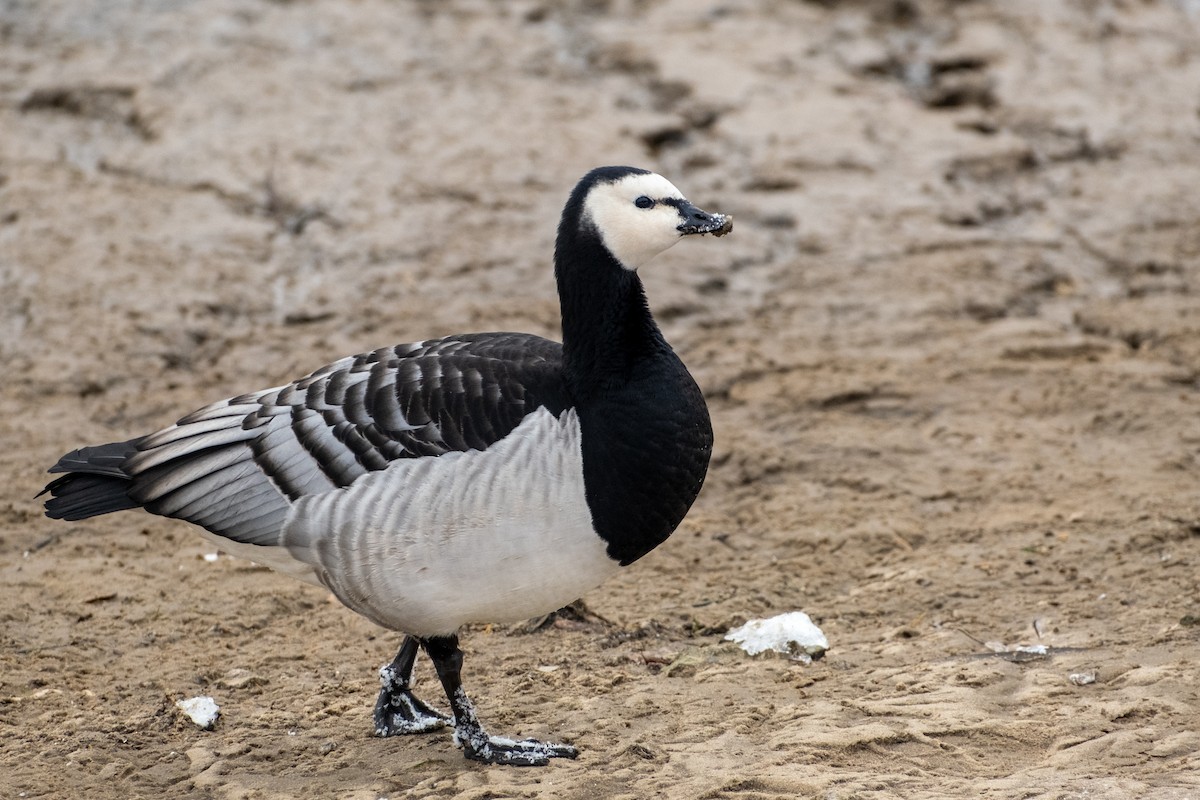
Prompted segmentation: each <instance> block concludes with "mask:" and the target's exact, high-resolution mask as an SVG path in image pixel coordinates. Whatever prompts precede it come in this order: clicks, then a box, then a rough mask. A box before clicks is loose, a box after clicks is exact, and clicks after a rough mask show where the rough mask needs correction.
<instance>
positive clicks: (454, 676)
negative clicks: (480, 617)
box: [421, 634, 579, 767]
mask: <svg viewBox="0 0 1200 800" xmlns="http://www.w3.org/2000/svg"><path fill="white" fill-rule="evenodd" d="M421 646H422V647H424V648H425V652H426V653H428V654H429V658H430V659H431V660H432V661H433V667H434V669H436V670H437V674H438V677H439V678H440V679H441V681H442V688H443V689H445V690H446V697H447V698H449V700H450V708H451V710H452V711H453V713H454V743H455V744H456V745H458V746H459V747H461V748H462V749H463V755H465V756H466V757H467V758H469V759H471V760H472V761H482V762H484V763H486V764H507V765H509V766H515V767H541V766H544V765H546V764H548V763H549V762H550V759H552V758H575V757H576V756H578V755H579V751H578V750H576V749H575V748H574V747H572V746H571V745H568V744H551V743H549V742H539V741H537V740H536V739H523V740H521V741H519V742H517V741H513V740H512V739H505V738H503V737H500V736H488V734H487V731H485V730H484V729H483V726H482V725H480V724H479V718H478V717H477V716H475V706H473V705H472V704H471V700H470V699H469V698H468V697H467V693H466V692H464V691H463V688H462V680H461V675H460V673H461V672H462V661H463V653H462V650H460V649H459V647H458V636H455V635H453V634H451V635H450V636H433V637H430V638H428V639H422V640H421Z"/></svg>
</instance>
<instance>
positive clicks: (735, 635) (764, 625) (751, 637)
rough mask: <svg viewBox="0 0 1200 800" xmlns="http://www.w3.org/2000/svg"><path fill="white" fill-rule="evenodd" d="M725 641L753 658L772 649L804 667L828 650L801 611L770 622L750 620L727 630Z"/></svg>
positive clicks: (827, 641) (822, 634)
mask: <svg viewBox="0 0 1200 800" xmlns="http://www.w3.org/2000/svg"><path fill="white" fill-rule="evenodd" d="M725 639H726V641H730V642H737V643H738V644H739V645H740V646H741V648H742V649H743V650H745V651H746V652H747V653H749V654H750V655H752V656H756V655H758V654H759V653H764V652H766V651H768V650H771V651H774V652H776V653H783V654H784V655H786V656H789V657H791V658H793V659H795V660H796V661H800V662H802V663H804V664H811V663H812V660H813V659H814V658H820V657H821V656H822V655H824V654H825V651H826V650H828V649H829V640H828V639H826V638H825V634H824V633H822V632H821V629H820V628H818V627H817V626H816V625H814V624H813V621H812V620H811V619H810V618H809V616H808V614H805V613H804V612H803V611H792V612H789V613H787V614H780V615H779V616H777V617H771V618H770V619H752V620H750V621H749V622H747V623H746V624H745V625H743V626H741V627H740V628H734V629H733V630H731V631H729V633H727V634H725Z"/></svg>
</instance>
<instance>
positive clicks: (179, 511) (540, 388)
mask: <svg viewBox="0 0 1200 800" xmlns="http://www.w3.org/2000/svg"><path fill="white" fill-rule="evenodd" d="M561 364H562V350H561V346H560V345H559V344H557V343H555V342H551V341H548V340H546V339H542V338H540V337H536V336H531V335H528V334H517V333H490V334H474V335H464V336H451V337H447V338H445V339H437V340H431V341H424V342H416V343H412V344H403V345H397V346H395V347H389V348H383V349H380V350H374V351H372V352H369V353H362V354H359V355H356V356H350V357H348V358H343V359H341V360H340V361H336V362H334V363H332V364H329V365H328V366H325V367H322V368H321V369H319V370H317V371H316V372H313V373H312V374H310V375H307V376H305V377H304V378H301V379H299V380H297V381H294V382H292V383H289V384H287V385H285V386H279V387H275V388H272V389H265V390H262V391H259V392H253V393H250V394H243V395H239V396H237V397H232V398H229V399H228V400H223V401H221V402H219V403H214V404H212V405H209V406H206V407H204V408H202V409H199V410H198V411H195V412H193V413H191V414H188V415H187V416H186V417H183V418H182V419H180V420H179V421H178V422H176V423H175V424H174V425H172V426H170V427H168V428H164V429H163V430H161V431H158V432H157V433H152V434H150V435H149V436H145V437H143V438H141V439H138V440H133V441H132V442H128V443H120V444H116V445H102V446H100V447H98V448H84V449H83V450H77V451H74V452H73V453H69V454H68V455H66V456H64V457H63V458H62V459H61V460H60V461H59V463H58V464H57V465H56V466H55V467H54V468H52V470H51V471H52V472H67V473H69V474H68V475H66V476H64V477H62V478H59V479H57V480H56V481H54V482H53V483H51V484H50V486H49V487H47V488H48V489H49V490H50V491H51V492H52V494H54V495H55V498H54V499H52V500H51V501H49V503H48V504H47V508H48V510H50V511H53V507H52V504H53V503H55V502H63V503H64V504H65V503H73V504H74V506H75V507H79V506H80V505H84V504H83V503H81V498H80V497H78V496H72V492H71V491H70V489H71V486H70V484H71V482H72V480H74V482H75V484H76V485H77V486H79V487H81V488H82V487H86V486H90V485H92V484H94V483H95V477H94V476H95V474H96V473H100V475H101V476H102V478H103V479H102V480H101V481H100V482H101V483H102V484H103V485H104V486H106V487H109V486H111V485H112V482H113V481H115V480H116V478H115V477H114V476H115V475H116V473H117V472H118V471H119V473H120V474H123V475H124V476H126V477H127V479H128V481H129V483H128V484H127V485H125V486H122V489H123V490H124V491H125V492H126V494H127V496H128V498H129V499H130V500H131V501H132V503H135V504H137V505H140V506H143V507H145V508H146V509H147V510H148V511H151V512H153V513H156V514H161V515H163V516H168V517H175V518H177V519H184V520H187V521H188V522H193V523H196V524H198V525H201V526H203V527H205V528H206V529H208V530H209V531H212V532H213V533H216V534H218V535H220V536H224V537H226V538H228V539H232V540H234V541H237V542H244V543H248V544H263V545H273V544H276V543H277V541H278V534H279V531H280V529H281V527H282V524H283V521H284V518H285V517H286V515H287V513H288V510H289V508H290V507H291V504H292V502H293V501H295V500H297V499H299V498H300V497H304V496H307V495H312V494H320V493H323V492H330V491H335V490H337V489H340V488H343V487H347V486H350V485H351V484H353V483H354V482H355V481H356V480H357V479H359V478H360V477H362V476H363V475H365V474H366V473H368V472H371V471H374V470H381V469H385V468H386V467H387V466H388V465H389V464H391V463H393V462H395V461H396V460H398V459H405V458H432V457H437V456H440V455H442V454H444V453H448V452H451V451H465V450H485V449H487V448H488V447H489V446H490V445H492V444H493V443H495V442H497V441H499V440H500V439H503V438H504V437H505V436H506V435H508V433H509V432H511V431H512V430H513V428H515V427H516V426H517V425H518V424H519V423H520V422H521V420H522V419H523V418H524V417H525V415H527V414H529V413H530V412H532V411H534V410H535V409H537V408H539V407H547V408H548V409H549V410H550V411H552V412H553V413H555V414H558V413H560V412H561V411H562V410H563V409H564V408H565V407H566V405H567V402H566V397H565V391H564V388H563V385H562V379H561ZM89 453H90V454H94V455H96V460H97V463H96V464H95V466H94V467H93V468H91V469H89V468H87V465H88V461H89V458H88V457H89ZM116 453H121V454H122V455H123V456H124V457H123V458H119V459H118V457H117V455H116ZM114 459H117V460H119V462H120V463H119V464H115V463H114ZM76 494H77V493H76ZM60 495H64V496H60ZM84 499H87V498H84ZM92 505H94V506H97V507H100V506H103V505H104V504H103V503H93V504H92Z"/></svg>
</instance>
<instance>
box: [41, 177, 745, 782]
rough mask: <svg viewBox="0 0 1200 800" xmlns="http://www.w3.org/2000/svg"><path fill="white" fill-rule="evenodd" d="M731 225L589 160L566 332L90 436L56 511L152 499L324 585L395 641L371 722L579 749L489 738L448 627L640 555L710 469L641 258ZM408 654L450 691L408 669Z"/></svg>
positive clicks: (320, 381) (558, 253)
mask: <svg viewBox="0 0 1200 800" xmlns="http://www.w3.org/2000/svg"><path fill="white" fill-rule="evenodd" d="M731 227H732V220H731V219H730V218H729V217H728V216H725V215H722V214H709V213H706V212H704V211H701V210H700V209H698V208H696V207H695V206H694V205H692V204H691V203H689V202H688V201H687V200H686V199H684V197H683V195H682V194H680V192H679V190H678V189H676V188H675V187H674V186H672V185H671V184H670V183H669V182H668V181H667V180H666V179H665V178H663V177H661V176H660V175H656V174H654V173H652V172H647V171H645V170H641V169H635V168H632V167H601V168H599V169H595V170H593V171H591V172H589V173H588V174H587V175H586V176H584V177H583V179H582V180H580V182H579V183H578V185H577V186H576V187H575V189H574V191H573V192H572V193H571V196H570V199H569V200H568V201H567V204H566V207H565V208H564V210H563V215H562V220H561V222H560V223H559V227H558V236H557V241H556V244H555V250H554V267H555V277H556V279H557V282H558V294H559V301H560V304H561V310H562V333H563V342H562V344H561V345H560V344H558V343H556V342H552V341H548V340H546V339H542V338H540V337H537V336H532V335H529V334H522V333H481V334H471V335H460V336H448V337H446V338H444V339H433V340H429V341H424V342H416V343H414V344H402V345H397V346H395V347H388V348H384V349H381V350H375V351H373V352H370V353H363V354H361V355H356V356H350V357H349V358H344V359H342V360H340V361H336V362H334V363H333V364H330V365H328V366H326V367H322V368H321V369H319V370H317V371H316V372H313V373H312V374H311V375H308V376H306V377H304V378H301V379H299V380H297V381H294V382H293V383H289V384H287V385H285V386H279V387H276V388H273V389H265V390H263V391H258V392H251V393H249V394H243V395H239V396H237V397H233V398H230V399H228V400H223V401H221V402H219V403H214V404H213V405H210V406H206V407H205V408H202V409H200V410H199V411H195V412H193V413H191V414H188V415H187V416H185V417H184V418H182V419H181V420H179V421H178V422H177V423H175V424H174V425H172V426H170V427H168V428H164V429H163V430H160V431H158V432H157V433H152V434H150V435H148V436H142V437H138V438H135V439H130V440H129V441H125V442H116V443H112V444H103V445H99V446H95V447H84V448H82V449H80V450H75V451H73V452H71V453H68V454H67V455H65V456H63V457H62V458H61V459H60V460H59V461H58V463H57V464H55V465H54V466H53V467H52V468H51V469H50V472H53V473H60V472H61V473H66V474H65V475H63V476H61V477H59V478H57V479H55V480H54V481H52V482H51V483H50V484H49V485H48V486H47V487H46V489H45V490H43V494H44V493H45V492H46V491H48V492H50V494H51V497H50V498H49V499H47V501H46V513H47V515H48V516H50V517H53V518H55V519H65V520H79V519H85V518H87V517H92V516H95V515H98V514H106V513H109V512H111V511H120V510H122V509H129V508H137V507H141V508H145V509H146V510H147V511H149V512H151V513H153V514H160V515H163V516H167V517H174V518H176V519H182V520H186V521H188V522H192V523H195V524H197V525H199V526H201V527H202V528H203V529H204V531H203V535H204V536H205V537H206V538H208V539H209V540H211V541H213V542H215V543H216V544H218V545H219V546H220V547H221V548H222V549H224V550H225V551H227V552H229V553H231V554H233V555H237V556H242V557H245V558H248V559H251V560H253V561H256V562H258V563H260V564H265V565H268V566H270V567H272V568H274V569H276V570H279V571H281V572H285V573H287V574H289V575H292V576H294V577H296V578H299V579H300V580H303V581H307V582H309V583H313V584H316V585H319V586H324V587H326V588H328V589H329V590H330V591H331V592H333V594H334V595H336V596H337V598H338V599H339V600H340V601H341V602H342V603H344V604H345V605H346V606H348V607H349V608H351V609H353V610H354V611H357V612H358V613H360V614H362V615H364V616H366V617H367V618H369V619H371V620H373V621H374V622H376V623H378V624H379V625H382V626H384V627H386V628H390V629H392V630H395V631H399V632H402V633H404V634H406V636H405V638H404V641H403V644H402V645H401V647H400V650H399V652H398V653H397V655H396V658H395V660H393V661H392V663H391V664H388V665H387V666H385V667H383V668H382V669H381V670H380V683H381V685H382V689H381V691H380V694H379V699H378V701H377V703H376V706H375V717H374V719H375V730H376V733H377V734H378V735H380V736H391V735H396V734H404V733H417V732H421V731H426V730H432V729H435V728H440V727H442V726H444V725H447V724H452V725H453V727H454V741H455V743H456V744H457V745H458V746H460V747H461V748H462V749H463V751H464V753H465V754H466V756H467V758H470V759H474V760H477V761H484V762H489V763H497V764H513V765H541V764H545V763H547V762H548V761H549V759H550V758H555V757H567V758H574V757H575V756H576V755H577V754H578V751H577V750H576V749H575V748H574V747H571V746H570V745H562V744H550V743H543V742H538V741H535V740H523V741H513V740H510V739H504V738H500V737H492V736H489V735H488V734H487V733H486V732H485V731H484V729H483V727H482V726H481V725H480V723H479V720H478V718H477V717H476V714H475V710H474V708H473V707H472V704H471V701H470V700H469V699H468V697H467V695H466V694H465V692H464V691H463V688H462V682H461V679H460V669H461V666H462V660H463V654H462V651H461V650H460V649H459V646H458V637H457V634H456V632H457V630H458V629H459V627H460V626H462V625H464V624H465V623H469V622H512V621H517V620H521V619H526V618H529V617H533V616H537V615H541V614H547V613H549V612H551V611H553V610H555V609H557V608H560V607H562V606H564V605H566V604H567V603H569V602H571V601H573V600H575V599H576V598H578V597H579V596H580V595H581V594H583V593H584V592H586V591H587V590H589V589H591V588H592V587H594V586H596V585H598V584H599V583H600V582H601V581H603V580H604V579H605V578H608V577H609V576H611V575H613V574H615V573H616V572H618V571H619V570H620V568H621V567H623V566H627V565H629V564H631V563H633V562H634V561H636V560H637V559H639V558H641V557H642V556H644V555H645V554H646V553H648V552H649V551H650V550H652V549H654V547H656V546H657V545H658V544H660V543H661V542H663V540H665V539H666V538H667V537H668V536H670V535H671V532H672V531H673V530H674V529H675V527H676V526H677V525H678V524H679V522H680V521H681V520H682V519H683V517H684V515H685V514H686V513H687V511H688V508H689V507H690V506H691V504H692V501H693V500H695V498H696V495H697V493H698V492H699V491H700V486H701V484H702V483H703V482H704V476H705V472H706V471H707V469H708V461H709V455H710V453H711V451H712V427H711V424H710V422H709V416H708V410H707V408H706V407H705V404H704V398H703V397H702V396H701V394H700V390H699V388H698V387H697V386H696V382H695V381H694V380H693V379H692V376H691V375H690V374H688V371H687V369H686V368H685V367H684V365H683V363H682V362H681V361H680V360H679V358H678V357H677V356H676V355H675V353H674V352H673V351H672V350H671V347H670V346H669V345H668V344H667V342H666V340H665V339H664V338H663V335H662V333H661V332H660V331H659V329H658V326H657V325H656V324H655V322H654V319H653V318H652V316H651V314H650V310H649V307H648V305H647V303H646V296H645V293H644V291H643V288H642V283H641V280H640V279H639V278H638V274H637V268H638V267H640V266H641V265H642V264H644V263H645V262H646V261H647V260H649V259H650V258H651V257H653V256H654V255H656V254H658V253H659V252H661V251H663V250H665V249H667V248H668V247H670V246H671V245H672V244H674V243H675V242H676V241H678V240H679V239H680V238H681V237H683V236H687V235H691V234H704V233H712V234H714V235H717V236H721V235H724V234H725V233H728V232H729V230H730V229H731ZM418 648H420V649H424V651H425V652H426V653H427V654H428V656H429V658H430V659H431V661H432V662H433V665H434V668H435V669H436V671H437V674H438V677H439V679H440V680H441V683H442V687H443V688H444V689H445V692H446V696H447V699H448V700H449V703H450V710H451V714H452V717H446V716H443V715H442V714H440V713H439V712H437V711H435V710H433V709H431V708H430V707H429V706H427V705H425V704H424V703H422V702H421V701H420V700H418V699H417V698H416V697H415V696H414V695H413V694H412V692H411V691H410V689H409V686H410V683H409V680H410V676H411V674H412V669H413V663H414V660H415V658H416V655H417V651H418Z"/></svg>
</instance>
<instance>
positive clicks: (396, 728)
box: [375, 636, 450, 736]
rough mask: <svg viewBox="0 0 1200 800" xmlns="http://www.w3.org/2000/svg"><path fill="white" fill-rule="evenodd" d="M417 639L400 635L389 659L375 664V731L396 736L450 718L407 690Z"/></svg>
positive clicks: (440, 724)
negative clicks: (377, 678) (394, 651)
mask: <svg viewBox="0 0 1200 800" xmlns="http://www.w3.org/2000/svg"><path fill="white" fill-rule="evenodd" d="M417 647H418V642H417V640H416V639H414V638H413V637H411V636H405V637H404V643H403V644H401V645H400V651H399V652H398V653H396V657H395V658H394V659H392V663H390V664H386V665H384V666H382V667H380V668H379V685H380V687H381V688H380V690H379V699H378V700H376V701H375V735H376V736H399V735H400V734H403V733H425V732H426V731H432V730H435V729H437V728H441V727H443V726H444V725H446V724H447V723H449V722H450V718H449V717H447V716H445V715H443V714H440V713H438V712H437V711H434V710H433V709H431V708H430V707H429V706H427V705H425V704H424V703H422V702H421V701H420V700H418V699H417V698H416V697H415V696H413V693H412V692H411V691H409V688H408V687H409V680H410V679H411V678H412V671H413V664H414V663H415V662H416V660H417Z"/></svg>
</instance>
